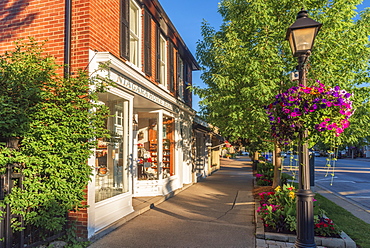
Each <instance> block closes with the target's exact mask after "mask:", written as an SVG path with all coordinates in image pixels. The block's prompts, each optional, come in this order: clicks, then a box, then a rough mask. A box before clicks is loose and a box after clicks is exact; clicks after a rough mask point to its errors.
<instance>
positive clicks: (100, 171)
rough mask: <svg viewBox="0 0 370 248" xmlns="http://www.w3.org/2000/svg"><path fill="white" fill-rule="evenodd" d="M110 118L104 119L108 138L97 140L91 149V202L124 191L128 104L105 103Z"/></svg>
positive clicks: (125, 185) (125, 187) (125, 190)
mask: <svg viewBox="0 0 370 248" xmlns="http://www.w3.org/2000/svg"><path fill="white" fill-rule="evenodd" d="M105 104H107V105H108V106H109V108H110V110H111V111H110V112H111V115H112V117H110V118H109V119H108V120H107V123H106V125H107V128H108V129H109V131H110V134H111V135H110V138H106V139H102V138H100V139H98V148H97V149H96V152H95V189H96V190H95V201H96V202H99V201H102V200H105V199H108V198H110V197H113V196H116V195H119V194H122V193H125V192H127V191H128V178H129V177H128V138H127V135H124V134H125V133H126V134H127V133H128V122H127V121H125V119H126V118H128V115H127V113H128V103H127V102H125V101H115V102H113V103H111V102H106V103H105Z"/></svg>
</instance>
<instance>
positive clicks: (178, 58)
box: [175, 53, 181, 97]
mask: <svg viewBox="0 0 370 248" xmlns="http://www.w3.org/2000/svg"><path fill="white" fill-rule="evenodd" d="M176 65H177V68H176V82H175V97H178V96H179V88H180V85H179V84H180V70H181V67H180V55H179V53H177V56H176Z"/></svg>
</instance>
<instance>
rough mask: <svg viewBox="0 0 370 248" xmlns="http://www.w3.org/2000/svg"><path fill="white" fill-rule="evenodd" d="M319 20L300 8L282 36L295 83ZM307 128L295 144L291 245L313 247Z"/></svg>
mask: <svg viewBox="0 0 370 248" xmlns="http://www.w3.org/2000/svg"><path fill="white" fill-rule="evenodd" d="M321 26H322V24H321V23H318V22H316V21H314V20H312V19H311V18H308V14H307V11H306V10H304V9H303V8H302V10H301V11H300V12H299V13H298V15H297V20H296V21H295V22H294V23H293V24H292V26H290V27H289V28H288V30H287V34H286V39H287V40H289V44H290V48H291V49H292V53H293V56H294V57H298V71H299V84H301V85H303V86H307V79H306V70H307V68H306V61H307V58H308V57H309V56H310V55H311V50H312V46H313V43H314V40H315V37H316V35H317V33H318V32H319V29H320V27H321ZM307 135H308V134H307V130H301V132H300V135H299V145H298V161H299V188H298V191H297V193H296V195H297V240H296V243H295V247H298V248H303V247H305V248H306V247H316V244H315V233H314V219H313V197H314V196H315V194H314V193H313V192H312V191H311V186H310V168H309V154H308V145H307Z"/></svg>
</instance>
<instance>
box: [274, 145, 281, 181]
mask: <svg viewBox="0 0 370 248" xmlns="http://www.w3.org/2000/svg"><path fill="white" fill-rule="evenodd" d="M274 147H275V150H274V157H273V159H274V160H273V163H274V180H273V182H272V187H273V188H276V187H277V186H279V185H281V180H280V178H281V156H280V153H281V148H280V146H279V144H278V143H277V142H276V141H275V143H274Z"/></svg>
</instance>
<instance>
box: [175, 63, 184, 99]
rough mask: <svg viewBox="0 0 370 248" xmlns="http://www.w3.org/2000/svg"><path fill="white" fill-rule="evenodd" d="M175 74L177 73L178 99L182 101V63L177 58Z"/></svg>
mask: <svg viewBox="0 0 370 248" xmlns="http://www.w3.org/2000/svg"><path fill="white" fill-rule="evenodd" d="M177 66H178V68H177V73H178V94H179V97H180V99H182V100H183V99H184V62H183V61H182V59H181V58H180V57H178V62H177Z"/></svg>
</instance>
